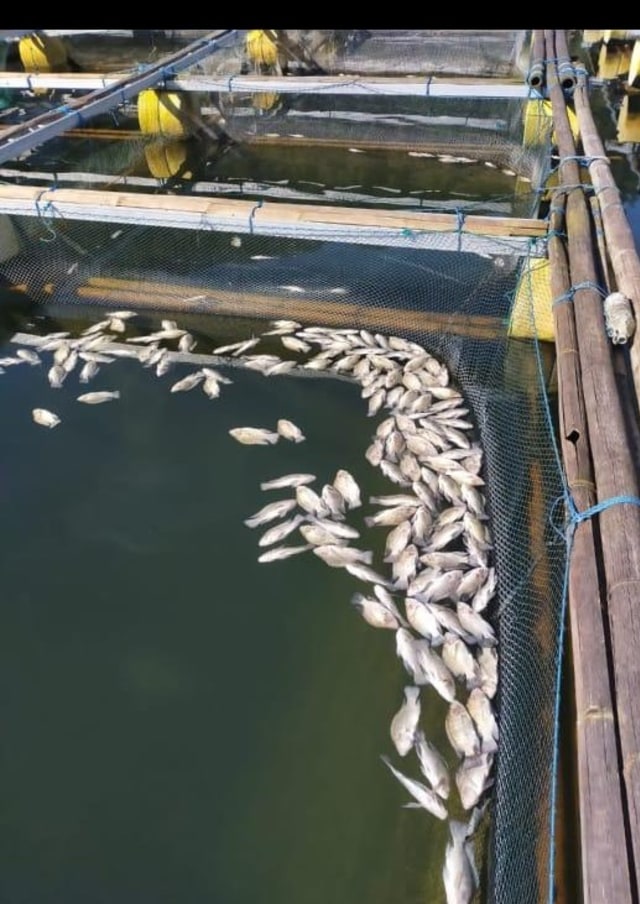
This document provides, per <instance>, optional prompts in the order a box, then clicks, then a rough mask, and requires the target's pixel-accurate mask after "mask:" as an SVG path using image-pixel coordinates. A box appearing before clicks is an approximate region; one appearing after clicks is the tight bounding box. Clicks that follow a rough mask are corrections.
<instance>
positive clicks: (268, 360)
mask: <svg viewBox="0 0 640 904" xmlns="http://www.w3.org/2000/svg"><path fill="white" fill-rule="evenodd" d="M133 316H135V315H134V312H132V311H117V312H114V313H112V314H110V315H109V316H108V317H106V318H105V319H104V320H102V321H100V322H99V323H97V324H94V325H93V326H91V327H89V328H88V329H86V330H84V332H83V333H82V334H81V335H80V336H78V337H75V338H74V337H72V336H71V335H70V334H69V333H66V332H60V333H51V334H49V335H48V336H47V337H45V339H44V341H43V342H42V343H41V344H40V346H39V353H38V352H36V351H34V350H33V349H30V348H29V349H27V348H19V349H18V350H17V352H16V354H15V356H11V357H5V358H0V372H1V371H2V369H4V368H6V367H8V366H11V365H17V364H28V365H31V366H38V365H42V364H43V360H42V353H43V352H49V353H51V355H52V361H51V366H50V369H49V370H48V380H49V384H50V386H51V387H53V388H59V387H60V386H62V384H63V383H64V381H65V380H66V379H68V377H69V375H70V374H71V373H72V372H73V371H74V369H76V368H77V369H78V372H79V376H78V378H79V381H80V382H82V383H88V382H89V381H90V380H91V379H93V377H94V376H95V375H96V374H97V373H98V371H99V369H100V365H104V364H108V363H110V362H112V361H114V360H115V358H114V357H113V356H112V355H111V354H109V353H108V352H107V351H106V350H105V348H104V346H106V345H107V344H108V343H110V342H112V341H113V339H114V335H113V334H114V333H115V334H118V333H124V332H125V331H126V323H127V320H129V318H131V317H133ZM262 336H270V337H274V336H275V337H280V341H281V342H282V345H283V348H285V349H287V350H288V351H289V352H295V353H299V354H302V355H307V356H308V357H307V360H306V361H305V362H304V363H303V364H299V363H298V362H296V361H291V360H283V359H280V357H279V356H277V355H273V354H270V355H266V354H264V355H261V354H254V353H253V349H254V348H255V346H256V345H258V343H259V342H260V340H261V338H262ZM262 336H257V337H256V336H253V337H251V338H250V339H247V340H243V341H240V342H236V343H231V344H228V345H223V346H219V347H218V348H216V349H214V350H213V353H214V354H216V355H229V356H233V357H234V358H236V359H238V361H239V363H241V364H242V365H244V366H245V367H248V368H251V369H253V370H257V371H259V372H261V373H263V374H264V375H266V376H272V375H276V374H284V373H288V372H289V371H290V370H292V369H293V368H294V367H300V366H302V367H303V368H305V369H308V370H324V371H328V372H333V373H336V374H340V375H342V376H347V377H349V378H351V379H352V380H354V381H355V382H356V383H357V384H358V385H359V386H360V387H361V396H362V398H363V399H364V400H365V401H366V405H367V414H368V416H369V417H374V416H377V415H383V414H384V415H385V416H384V417H383V418H382V419H381V420H380V421H379V422H378V424H377V426H376V429H375V431H374V432H373V435H372V437H371V443H370V445H369V447H368V448H367V450H366V452H365V457H366V459H367V461H368V462H369V463H370V464H371V465H372V466H374V467H377V468H379V469H380V470H381V471H382V473H383V474H384V475H385V476H386V477H387V478H388V479H389V480H390V481H391V482H392V483H393V484H395V485H396V486H395V489H396V491H395V492H390V493H388V494H385V495H381V496H374V497H371V498H370V499H369V503H370V505H373V506H375V507H376V508H375V510H374V511H373V513H372V514H367V515H365V516H364V517H363V523H364V525H365V526H366V527H369V528H372V527H374V528H377V527H381V528H385V529H386V530H387V534H386V541H385V547H384V557H383V563H382V565H381V566H377V565H376V564H375V563H374V561H373V553H372V552H371V551H370V550H366V549H360V548H358V547H357V546H356V545H354V543H355V541H357V539H358V537H359V536H360V532H359V531H358V529H357V528H356V527H354V526H352V525H350V524H348V523H347V518H348V516H349V515H350V513H351V512H353V510H355V509H359V508H361V507H362V506H363V505H364V502H363V499H362V496H361V491H360V487H359V485H358V483H357V481H356V479H355V478H354V477H353V475H352V474H351V473H349V472H348V471H347V470H344V469H339V470H338V471H337V472H336V474H335V476H334V478H333V480H332V481H331V482H330V483H326V484H324V486H322V487H319V486H318V489H317V490H315V489H313V488H312V487H311V484H312V483H314V482H315V481H316V476H315V475H314V474H306V473H297V474H296V473H293V474H285V475H282V476H280V477H276V478H274V479H273V480H270V481H266V482H263V483H262V484H261V489H262V490H263V491H267V492H268V491H272V490H286V491H288V494H289V495H287V496H286V497H285V498H282V499H278V500H276V501H271V502H267V503H266V504H265V505H264V506H262V508H260V509H259V510H258V511H257V512H255V513H254V514H253V515H251V516H250V517H248V518H247V519H246V520H245V522H244V523H245V524H246V525H247V526H248V527H250V528H266V530H265V531H264V532H263V533H262V536H261V537H260V539H259V541H258V545H259V547H260V548H261V549H263V550H264V551H262V552H261V553H260V555H259V556H258V561H259V562H263V563H266V562H273V561H276V560H281V559H286V558H288V557H289V556H294V555H298V554H301V553H304V552H311V553H313V554H314V555H315V556H317V557H318V558H320V559H321V560H322V561H324V562H325V563H326V564H327V565H329V566H331V567H334V568H345V569H346V570H347V571H348V572H349V573H351V574H352V575H353V576H354V577H356V578H357V579H359V580H360V581H362V582H363V583H365V584H367V585H368V586H369V590H368V591H367V592H356V593H354V594H353V597H352V599H351V603H352V605H353V607H354V609H355V610H357V611H358V612H359V613H360V614H361V616H362V618H363V619H364V620H365V622H367V623H368V624H369V625H370V626H372V627H375V628H381V629H385V630H389V631H393V632H394V634H395V652H396V655H397V657H398V658H399V660H400V662H401V664H402V666H403V667H404V669H405V671H406V673H407V684H406V686H405V688H404V693H403V700H402V702H401V704H400V706H399V708H398V710H397V712H396V713H395V714H394V715H393V717H392V719H391V722H390V728H389V734H390V738H391V741H392V743H393V746H394V748H395V752H396V753H397V755H398V757H400V758H402V759H403V760H404V761H405V762H406V764H407V765H406V766H405V767H403V769H400V768H399V767H398V765H395V764H394V763H393V762H392V760H391V758H390V757H388V756H386V755H383V756H382V757H381V759H382V761H383V763H384V764H385V766H386V767H387V768H388V769H389V771H390V772H391V774H392V775H393V776H394V777H395V778H396V779H397V780H398V782H399V783H400V784H401V785H402V786H403V788H404V789H405V790H406V791H407V792H408V794H409V796H410V798H411V802H410V803H408V804H406V806H408V807H415V808H421V809H423V810H426V811H428V812H429V813H430V814H432V815H433V816H434V817H435V818H437V819H439V820H446V819H449V809H448V807H447V805H448V803H449V801H450V800H451V796H452V791H453V787H454V786H455V789H456V792H457V795H458V800H459V806H461V807H462V809H463V810H464V811H467V812H470V816H469V818H468V821H467V822H461V821H459V820H456V819H453V818H451V819H450V820H449V830H450V832H449V841H448V844H447V847H446V852H445V862H444V867H443V873H442V875H443V882H444V887H445V894H446V899H447V902H448V904H468V902H470V901H471V899H472V898H473V896H474V894H475V892H476V890H477V888H478V875H477V871H476V867H475V862H474V854H473V834H474V832H475V830H476V828H477V826H478V824H479V822H480V819H481V816H482V813H483V812H484V808H485V807H486V804H487V791H488V789H489V788H490V787H491V785H492V771H493V761H494V757H495V754H496V751H497V749H498V724H497V720H496V715H495V710H494V704H493V701H494V698H495V695H496V692H497V683H498V656H497V638H496V635H495V632H494V629H493V627H492V626H491V624H490V622H489V621H488V620H487V618H486V609H487V607H488V605H489V603H490V602H491V600H492V599H493V598H494V596H495V593H496V573H495V568H494V566H493V564H492V550H493V545H492V538H491V533H490V531H489V527H488V515H487V511H486V504H485V498H484V494H483V491H482V488H483V486H484V481H483V479H482V477H481V473H480V472H481V469H482V463H483V453H482V448H481V446H480V444H479V442H478V441H477V440H475V439H473V436H472V431H473V423H472V421H471V420H470V418H469V410H468V408H467V407H466V405H465V401H464V398H463V396H462V394H461V393H460V392H459V391H458V390H457V389H456V388H454V387H453V386H451V385H450V378H449V372H448V369H447V368H446V367H445V365H444V364H442V363H441V362H439V361H438V360H436V358H434V357H433V356H432V355H430V354H429V353H428V352H427V351H426V350H425V349H424V348H422V347H421V346H419V345H417V344H416V343H413V342H410V341H408V340H406V339H404V338H401V337H398V336H386V335H382V334H380V333H375V334H372V333H370V332H369V331H367V330H364V329H355V328H353V329H334V328H328V327H303V326H302V325H301V324H299V323H297V322H295V321H292V320H275V321H272V322H271V329H270V330H268V331H266V332H265V333H263V334H262ZM126 341H127V342H129V343H132V344H134V345H135V347H136V348H138V347H139V351H138V352H137V353H136V357H137V358H138V360H139V361H140V363H141V364H142V365H143V366H145V367H147V368H154V369H155V372H156V374H157V375H158V376H161V375H162V374H164V373H166V372H167V370H168V369H169V367H170V361H169V360H168V358H167V354H168V352H167V348H166V345H163V343H164V342H167V341H170V342H177V344H178V348H179V350H180V351H183V352H187V353H188V352H191V351H192V350H193V348H194V346H195V340H194V339H193V337H192V336H191V335H190V334H189V333H188V332H187V331H186V330H182V329H180V328H178V325H177V324H176V323H175V322H174V321H171V320H163V321H162V324H161V329H160V330H157V331H155V332H153V333H149V334H147V335H145V336H135V337H131V338H128V339H127V340H126ZM101 347H102V350H101ZM231 382H232V381H231V380H230V379H229V378H228V377H226V376H224V375H223V374H222V373H221V372H220V371H218V370H215V369H213V368H208V367H201V368H198V369H197V370H195V371H193V372H192V373H190V374H188V375H187V376H185V377H183V378H181V379H180V380H178V381H177V382H175V383H173V385H172V386H171V392H184V391H189V390H193V389H195V388H196V387H198V386H199V387H201V389H202V390H203V391H204V393H205V394H206V395H207V397H208V398H210V399H216V398H218V397H219V395H220V392H221V386H223V385H225V384H228V383H231ZM119 397H120V393H119V391H118V390H104V391H99V392H86V393H81V394H80V395H78V396H77V399H78V401H80V402H83V403H85V404H101V403H105V402H109V401H114V400H117V399H118V398H119ZM32 416H33V420H34V422H35V423H36V424H39V425H41V426H44V427H48V428H53V427H56V426H57V425H58V424H60V422H61V420H60V417H59V416H58V415H57V414H56V413H55V412H53V411H49V410H47V409H45V408H34V409H33V412H32ZM229 433H230V435H231V436H232V437H233V438H234V439H235V440H236V441H237V442H239V443H242V444H245V445H273V444H275V443H277V442H279V441H280V440H281V439H285V440H289V441H291V442H294V443H300V442H302V441H304V439H305V436H304V434H303V432H302V430H301V429H300V428H299V427H298V426H297V425H296V424H294V423H293V422H291V421H290V420H287V419H286V418H281V419H280V420H278V421H277V423H276V424H275V425H273V426H269V427H264V426H260V427H256V426H238V427H234V428H232V429H231V430H230V431H229ZM295 536H299V537H300V538H301V540H302V541H304V542H299V543H296V542H295V541H294V540H289V542H288V543H286V544H285V543H284V542H283V541H284V540H286V539H287V538H292V537H295ZM384 566H386V567H384ZM433 693H435V694H438V695H439V696H440V697H441V698H442V699H443V700H444V701H445V702H446V704H447V705H448V711H447V715H446V718H445V726H444V727H445V733H446V736H447V738H448V740H449V743H450V745H451V748H452V751H453V753H454V754H455V757H456V758H457V762H458V765H457V768H456V769H455V772H454V774H453V776H451V775H450V768H449V766H448V764H447V760H446V758H445V756H443V754H442V752H441V751H439V750H438V749H437V748H436V746H435V745H434V744H432V743H431V742H430V741H429V740H428V738H427V736H426V734H425V731H424V729H423V727H422V726H421V700H422V698H423V695H425V694H433ZM410 773H412V774H410Z"/></svg>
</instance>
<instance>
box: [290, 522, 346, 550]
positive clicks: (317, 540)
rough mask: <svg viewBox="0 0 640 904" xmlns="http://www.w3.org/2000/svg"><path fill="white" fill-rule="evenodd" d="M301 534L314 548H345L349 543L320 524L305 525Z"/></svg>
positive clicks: (301, 529)
mask: <svg viewBox="0 0 640 904" xmlns="http://www.w3.org/2000/svg"><path fill="white" fill-rule="evenodd" d="M300 533H301V534H302V536H303V537H304V538H305V540H306V541H307V543H311V545H312V546H345V545H346V544H347V543H348V542H349V541H348V540H347V539H346V538H343V537H336V535H335V534H332V533H331V531H329V530H327V529H326V527H320V525H319V524H303V525H302V527H301V528H300Z"/></svg>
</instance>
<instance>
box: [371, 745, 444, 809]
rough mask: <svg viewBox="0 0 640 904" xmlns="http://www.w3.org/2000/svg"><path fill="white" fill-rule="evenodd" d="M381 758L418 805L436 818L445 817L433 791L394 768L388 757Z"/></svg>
mask: <svg viewBox="0 0 640 904" xmlns="http://www.w3.org/2000/svg"><path fill="white" fill-rule="evenodd" d="M381 759H382V762H383V763H384V764H385V765H386V766H388V767H389V769H390V770H391V772H393V774H394V775H395V777H396V778H397V779H398V781H399V782H400V783H401V784H402V785H404V787H405V788H406V789H407V791H408V792H409V794H410V795H411V796H412V797H413V798H414V800H415V801H416V803H417V804H418V806H419V807H422V808H423V809H424V810H427V811H428V812H429V813H432V814H433V815H434V816H436V817H437V818H438V819H446V818H447V815H448V814H447V809H446V807H445V805H444V804H443V803H442V801H441V799H440V798H439V797H438V795H437V794H436V793H435V791H432V790H431V788H428V787H427V786H426V785H423V784H422V782H418V781H416V780H415V779H412V778H409V776H407V775H404V774H403V773H402V772H400V770H398V769H396V768H395V766H394V765H393V764H392V763H391V761H390V760H389V758H388V757H386V756H383V757H381Z"/></svg>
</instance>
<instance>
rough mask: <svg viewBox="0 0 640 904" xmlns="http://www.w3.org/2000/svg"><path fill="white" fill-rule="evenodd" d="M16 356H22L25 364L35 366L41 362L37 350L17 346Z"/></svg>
mask: <svg viewBox="0 0 640 904" xmlns="http://www.w3.org/2000/svg"><path fill="white" fill-rule="evenodd" d="M16 355H17V356H18V358H22V360H23V361H26V362H27V364H31V365H32V366H35V365H37V364H42V361H41V359H40V355H38V354H37V352H34V351H32V350H31V349H30V348H19V349H18V351H17V352H16Z"/></svg>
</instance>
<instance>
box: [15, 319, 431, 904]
mask: <svg viewBox="0 0 640 904" xmlns="http://www.w3.org/2000/svg"><path fill="white" fill-rule="evenodd" d="M97 316H98V315H96V319H97ZM32 323H33V329H40V330H42V329H44V325H43V324H42V323H38V322H32ZM87 323H88V321H87V322H86V323H84V324H82V325H83V326H86V325H87ZM23 328H25V327H23ZM63 328H64V323H61V322H59V321H57V322H55V323H50V324H48V326H47V329H48V330H52V329H63ZM246 335H247V334H246V333H245V334H244V335H242V333H241V332H239V333H238V336H237V338H244V336H246ZM225 341H230V340H229V339H226V340H225ZM15 348H16V347H15V346H14V345H12V344H11V343H10V342H8V341H5V342H4V343H3V344H2V346H0V349H1V350H0V354H2V355H9V354H12V353H14V352H15ZM196 351H198V349H196ZM43 359H44V361H45V363H44V364H43V366H37V367H31V366H29V365H26V364H25V365H20V366H14V367H9V368H7V370H6V372H5V373H4V374H2V375H1V376H0V410H2V416H3V430H2V434H1V437H0V474H1V475H2V476H1V480H0V499H1V502H2V511H3V514H4V517H3V518H2V519H1V521H0V523H1V524H2V528H1V530H2V535H1V548H2V590H3V594H2V597H3V605H2V606H1V607H0V718H1V721H2V734H1V736H0V737H1V741H0V774H1V775H2V779H1V780H0V900H1V901H6V902H12V904H14V902H15V904H18V902H19V904H58V902H64V904H86V902H88V901H91V902H92V904H98V902H100V904H147V902H148V904H151V902H153V904H169V902H181V904H182V902H184V904H205V902H206V904H258V902H259V904H329V902H330V904H361V902H367V904H409V902H417V901H420V902H426V901H428V902H433V904H438V902H441V901H443V900H444V893H443V888H442V879H441V871H442V863H443V856H444V847H445V844H446V837H447V828H446V823H442V822H439V821H438V820H437V819H436V818H435V817H433V816H432V815H430V814H428V813H426V812H425V811H420V810H413V809H405V808H404V807H403V804H404V803H406V802H407V801H408V799H409V797H408V794H407V793H406V792H405V791H404V790H403V789H402V787H401V786H400V785H399V783H398V782H397V781H396V780H395V778H394V777H393V776H392V775H391V774H390V773H389V772H388V770H387V769H386V767H385V766H384V764H383V763H382V762H381V759H380V755H381V754H387V755H390V756H391V759H392V761H393V762H394V763H395V764H396V765H397V766H398V767H399V768H402V769H403V770H404V771H405V772H407V773H408V774H411V775H413V776H414V777H416V778H417V777H419V771H418V769H417V762H416V761H415V760H414V761H413V762H411V763H410V762H409V760H410V759H411V758H410V757H408V758H407V759H406V760H405V761H402V760H400V759H399V757H398V756H397V754H396V753H395V750H394V749H393V745H392V742H391V739H390V737H389V724H390V721H391V718H392V717H393V715H394V713H395V712H396V711H397V709H398V708H399V706H400V703H401V702H402V688H403V686H404V685H405V684H408V683H410V682H409V680H408V676H407V675H406V673H405V672H404V669H403V667H402V666H401V664H400V661H399V660H398V659H397V657H396V654H395V637H394V633H393V632H391V631H384V630H376V629H374V628H372V627H370V626H369V625H368V624H366V623H365V622H364V620H363V619H362V618H361V616H360V615H359V614H358V612H357V611H356V610H355V609H354V608H353V607H352V606H351V605H350V604H349V601H350V598H351V596H352V594H353V593H354V592H356V591H360V592H367V591H368V589H369V585H366V584H363V583H362V582H361V581H359V580H358V579H356V578H355V577H353V576H352V575H350V574H349V573H348V572H346V571H345V570H343V569H337V568H330V567H328V566H327V565H325V563H324V562H322V561H321V560H320V559H318V558H317V557H315V556H314V555H312V554H311V553H309V552H307V553H304V554H302V555H300V556H296V557H293V558H290V559H288V560H284V561H275V562H272V563H264V564H260V563H258V562H257V557H258V555H259V553H260V552H261V551H262V550H261V548H260V547H259V546H258V539H259V537H260V535H261V533H262V532H263V531H264V530H266V527H265V528H256V529H253V530H252V529H250V528H248V527H247V526H246V525H245V524H244V523H243V521H244V519H245V518H248V517H249V516H250V515H252V514H253V513H255V512H256V511H257V510H258V509H259V508H261V507H262V506H263V505H264V504H265V503H266V502H268V501H273V500H275V499H277V498H285V497H288V496H290V495H291V494H292V493H293V491H292V490H286V489H285V490H279V491H269V492H265V491H262V490H261V489H260V486H259V485H260V482H261V481H265V480H268V479H271V478H274V477H277V476H280V475H283V474H286V473H289V472H293V471H296V472H298V471H305V472H307V471H308V472H311V473H314V474H316V475H317V481H316V484H314V486H316V487H317V488H318V490H320V489H321V487H322V485H323V484H324V483H326V482H329V481H331V480H332V479H333V477H334V475H335V472H336V470H337V469H338V468H346V469H348V470H350V471H351V472H352V473H353V474H354V476H355V477H356V479H357V480H358V481H359V483H360V484H361V488H362V494H363V499H364V500H365V505H364V506H363V507H362V508H361V509H357V510H354V511H353V512H351V513H350V515H349V519H348V520H349V523H351V524H353V525H354V526H356V527H358V528H362V536H361V539H360V540H359V541H357V545H359V546H360V547H362V548H371V549H373V550H374V551H375V553H376V556H375V559H374V564H376V565H377V566H378V567H379V568H380V567H382V568H384V567H385V566H383V565H382V563H381V551H382V548H383V545H384V539H385V536H386V532H385V530H384V529H380V528H377V529H367V528H365V527H363V518H364V515H365V514H371V513H372V511H373V507H372V506H371V505H370V504H369V503H368V496H369V495H370V494H372V493H377V492H394V491H395V490H394V489H390V484H389V482H388V481H387V480H386V479H385V478H384V477H383V476H382V475H381V474H380V472H379V471H377V470H376V469H374V468H373V467H372V466H371V465H370V464H369V463H368V462H367V461H366V459H365V458H364V451H365V449H366V447H367V445H368V444H369V441H370V437H371V435H372V433H373V431H374V429H375V424H374V423H373V420H372V419H369V418H367V417H366V407H365V405H364V403H363V400H362V399H361V398H360V392H359V389H358V387H356V386H355V385H353V384H351V383H348V382H346V381H340V380H334V379H326V378H324V379H322V378H316V379H314V378H305V379H301V378H295V377H291V376H285V377H272V378H265V377H263V376H262V375H260V374H257V373H253V372H251V371H247V370H244V369H240V368H229V369H227V370H226V371H225V372H226V373H227V374H228V375H229V376H230V377H231V379H233V384H231V385H228V386H223V387H222V394H221V397H220V398H219V399H217V400H209V399H207V397H206V396H205V395H204V393H203V392H202V391H201V390H200V389H196V390H194V391H192V392H189V393H171V392H170V387H171V385H172V384H173V383H174V382H175V381H176V380H177V379H179V377H181V376H184V375H186V373H188V372H189V371H190V370H191V369H193V368H191V367H189V366H187V365H178V364H175V365H173V367H172V368H171V369H170V371H169V372H168V373H167V374H166V375H165V376H163V377H157V376H156V375H155V372H154V371H153V370H147V369H144V368H142V367H141V366H140V364H139V363H137V362H133V361H126V360H117V361H115V362H114V363H112V364H108V365H102V367H101V371H100V373H99V374H98V375H97V376H96V377H95V378H94V380H93V381H92V382H91V384H90V385H89V386H84V385H83V384H80V383H79V382H78V376H77V372H74V373H72V374H71V375H70V376H69V377H68V378H67V380H66V382H65V383H64V385H63V387H62V388H61V389H52V388H51V387H50V386H49V383H48V381H47V378H46V370H47V369H48V367H49V366H50V359H51V353H43ZM88 389H90V390H99V389H118V390H120V393H121V398H120V399H119V400H117V401H115V402H111V403H108V404H104V405H95V406H90V405H83V404H81V403H78V402H77V401H76V396H77V395H78V394H80V393H81V392H86V391H87V390H88ZM34 407H44V408H49V409H51V410H53V411H55V412H56V413H57V414H58V415H59V416H60V417H61V419H62V420H61V423H60V425H59V426H58V427H56V428H55V429H53V430H48V429H46V428H43V427H40V426H37V425H36V424H35V423H34V422H33V421H32V418H31V410H32V409H33V408H34ZM280 417H286V418H288V419H290V420H292V421H294V422H295V423H296V424H298V425H299V426H300V427H301V429H302V430H303V431H304V433H305V435H306V440H305V442H303V443H299V444H294V443H291V442H288V441H286V440H284V439H281V440H280V441H279V442H278V443H277V444H276V445H275V446H268V447H262V446H243V445H240V444H238V443H237V442H236V441H235V440H233V439H232V438H231V437H230V436H229V433H228V431H229V429H230V428H232V427H235V426H249V425H250V426H266V427H274V426H275V423H276V421H277V419H278V418H280ZM294 536H295V535H294ZM290 541H291V538H288V539H287V540H286V541H284V542H285V543H287V544H288V543H289V542H290ZM293 542H294V543H300V542H302V539H301V538H298V539H295V540H293ZM422 699H423V715H422V725H423V727H424V728H425V731H426V734H427V736H428V737H429V738H430V739H431V740H432V741H434V742H435V743H436V744H438V745H439V746H440V748H441V749H442V750H443V752H446V744H447V742H446V739H445V736H444V730H443V728H444V715H445V712H446V704H444V703H443V701H441V700H440V698H438V697H437V695H436V694H435V692H432V693H427V692H425V693H423V695H422ZM429 701H431V702H429Z"/></svg>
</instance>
